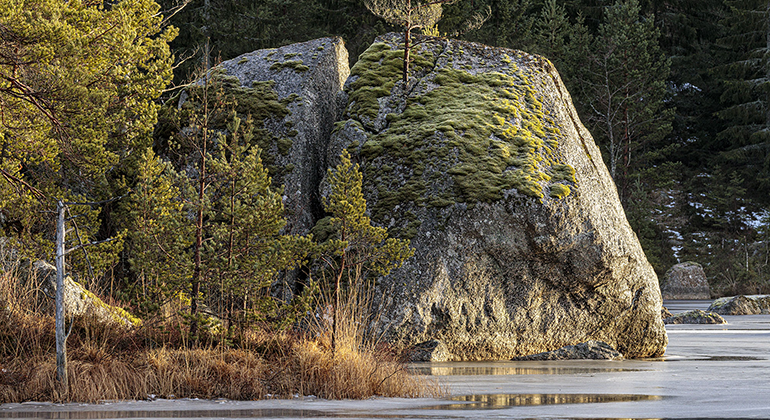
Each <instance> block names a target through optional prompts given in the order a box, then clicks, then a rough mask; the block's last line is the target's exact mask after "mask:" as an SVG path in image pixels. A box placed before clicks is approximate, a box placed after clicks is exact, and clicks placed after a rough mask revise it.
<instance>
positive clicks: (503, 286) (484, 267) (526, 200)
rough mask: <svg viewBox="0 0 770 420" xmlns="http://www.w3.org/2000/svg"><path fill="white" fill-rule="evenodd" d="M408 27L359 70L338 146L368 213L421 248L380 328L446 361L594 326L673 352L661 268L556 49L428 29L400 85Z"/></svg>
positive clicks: (381, 41) (386, 302)
mask: <svg viewBox="0 0 770 420" xmlns="http://www.w3.org/2000/svg"><path fill="white" fill-rule="evenodd" d="M402 41H403V37H402V35H400V34H388V35H384V36H382V37H379V38H378V39H377V40H376V41H375V43H374V44H373V45H372V46H371V47H370V48H369V49H368V50H367V51H366V52H364V53H363V54H362V55H361V57H360V59H359V61H358V62H357V64H356V65H355V66H354V67H353V68H352V69H351V77H350V79H349V80H348V82H347V84H346V91H347V93H348V94H349V98H350V101H349V104H348V107H347V110H346V114H345V119H344V120H343V121H341V122H340V123H338V126H337V128H336V130H335V132H334V134H333V136H332V139H331V143H330V150H329V155H328V156H329V162H330V165H334V164H336V161H335V159H337V158H336V157H337V156H339V154H340V151H341V150H342V149H343V148H347V149H348V150H349V151H350V152H351V154H352V155H353V156H354V158H355V159H356V160H357V161H358V162H359V163H360V164H361V165H362V166H361V168H362V171H363V173H364V190H365V198H366V199H367V204H368V206H369V207H368V208H369V211H370V213H371V216H372V219H373V221H374V222H375V223H378V224H380V225H383V226H386V227H388V228H389V229H390V232H391V233H392V234H395V235H397V236H400V237H403V238H409V239H411V240H412V246H413V247H414V248H415V250H416V252H415V256H414V257H413V258H411V259H410V260H408V261H407V262H406V263H405V265H404V266H403V267H401V268H399V269H397V270H395V271H393V272H392V273H391V274H390V275H389V276H387V277H385V278H381V279H379V282H378V291H377V296H376V302H375V304H376V305H379V309H378V310H379V315H380V317H379V320H380V328H381V329H382V331H383V332H384V334H385V338H387V339H389V340H391V341H392V342H395V343H398V344H400V345H402V346H405V347H409V346H411V345H414V344H417V343H422V342H426V341H430V340H438V341H440V342H442V343H444V344H445V345H446V347H447V351H448V352H449V354H450V356H449V360H490V359H511V358H514V357H517V356H523V355H529V354H534V353H539V352H545V351H550V350H554V349H558V348H561V347H563V346H566V345H571V344H575V343H580V342H586V341H589V340H600V341H603V342H606V343H607V344H609V345H610V346H612V347H613V348H615V349H617V350H618V351H620V352H621V353H623V354H624V355H625V356H626V357H653V356H659V355H661V354H663V352H664V351H665V348H666V344H667V336H666V332H665V328H664V325H663V322H662V320H661V315H660V314H661V296H660V289H659V287H658V280H657V277H656V275H655V273H654V271H653V270H652V267H651V266H650V264H649V263H648V262H647V259H646V257H645V255H644V253H643V251H642V249H641V247H640V245H639V242H638V240H637V238H636V236H635V235H634V233H633V231H632V230H631V228H630V227H629V225H628V222H627V220H626V217H625V214H624V212H623V208H622V207H621V204H620V201H619V199H618V195H617V191H616V188H615V185H614V183H613V181H612V179H611V178H610V175H609V173H608V171H607V169H606V167H605V165H604V163H603V161H602V157H601V152H600V151H599V149H598V148H597V147H596V145H595V144H594V142H593V139H592V137H591V134H590V133H589V132H588V131H587V130H586V129H585V127H584V126H583V125H582V124H581V122H580V120H579V118H578V115H577V113H576V111H575V109H574V107H573V105H572V101H571V98H570V96H569V93H568V92H567V90H566V89H565V87H564V84H563V83H562V81H561V79H560V77H559V74H558V73H557V72H556V70H555V69H554V68H553V66H552V65H551V63H550V62H549V61H548V60H546V59H544V58H542V57H538V56H533V55H529V54H526V53H523V52H520V51H515V50H509V49H502V48H492V47H487V46H484V45H479V44H474V43H468V42H462V41H455V40H446V39H438V38H422V39H420V41H422V43H421V44H420V46H419V47H418V48H417V49H416V50H415V52H414V54H413V57H414V62H413V64H412V71H411V74H410V77H409V82H408V83H407V84H404V82H403V81H402V80H401V68H402V67H401V66H402V61H401V60H402V57H403V51H401V50H398V45H399V44H400V43H402Z"/></svg>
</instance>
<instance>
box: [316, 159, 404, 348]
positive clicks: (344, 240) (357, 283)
mask: <svg viewBox="0 0 770 420" xmlns="http://www.w3.org/2000/svg"><path fill="white" fill-rule="evenodd" d="M327 178H328V182H329V185H330V187H331V193H330V194H329V196H328V198H327V199H326V200H324V210H326V212H327V213H328V214H330V216H329V217H328V218H326V219H322V221H320V222H319V224H325V225H327V228H328V229H329V230H331V232H332V233H331V237H330V238H328V239H327V240H326V241H325V242H324V243H322V244H321V245H319V247H318V251H317V252H318V255H319V260H320V261H321V262H322V265H323V266H324V268H325V269H326V270H327V272H328V273H329V277H330V279H329V280H330V281H331V284H330V285H329V286H330V287H331V293H330V294H331V302H332V303H331V304H332V308H333V309H332V316H333V320H332V323H333V324H332V338H331V343H332V350H334V349H335V348H336V345H337V339H338V337H339V334H338V329H339V324H340V313H341V310H342V308H343V306H344V305H357V304H359V302H355V301H353V302H350V301H349V300H348V299H346V296H345V290H343V288H345V289H346V290H347V292H348V293H347V297H351V296H352V297H355V296H360V292H361V290H362V289H365V288H367V287H369V284H367V283H366V281H368V280H370V278H369V276H370V275H379V276H384V275H387V274H388V273H390V271H391V270H392V269H394V268H398V267H400V266H401V264H403V262H404V261H405V260H406V259H407V258H409V257H411V256H412V255H413V254H414V250H413V249H412V248H410V247H409V241H408V240H404V239H394V238H388V232H387V229H386V228H382V227H375V226H372V224H371V220H370V219H369V217H368V216H366V200H364V196H363V192H362V181H363V175H362V174H361V171H360V170H359V169H358V164H355V165H353V163H352V162H351V160H350V154H349V153H348V151H347V150H343V151H342V156H341V162H340V164H339V165H337V167H336V168H335V169H334V170H332V169H329V171H328V175H327ZM361 321H362V320H357V322H361Z"/></svg>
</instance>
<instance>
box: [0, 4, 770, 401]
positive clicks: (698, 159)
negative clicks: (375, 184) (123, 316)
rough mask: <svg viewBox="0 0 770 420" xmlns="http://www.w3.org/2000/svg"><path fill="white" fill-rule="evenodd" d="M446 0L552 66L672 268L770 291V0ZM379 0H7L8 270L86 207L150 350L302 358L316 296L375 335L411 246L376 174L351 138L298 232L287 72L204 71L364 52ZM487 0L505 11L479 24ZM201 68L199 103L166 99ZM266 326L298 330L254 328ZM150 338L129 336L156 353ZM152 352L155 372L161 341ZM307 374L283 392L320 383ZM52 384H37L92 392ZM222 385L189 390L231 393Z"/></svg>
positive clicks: (627, 203)
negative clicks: (367, 323) (383, 216)
mask: <svg viewBox="0 0 770 420" xmlns="http://www.w3.org/2000/svg"><path fill="white" fill-rule="evenodd" d="M412 1H413V2H415V3H417V2H418V1H419V0H412ZM441 3H443V5H442V6H443V10H442V14H441V16H440V20H435V22H437V23H435V24H434V25H433V26H430V27H422V28H418V29H415V30H414V33H419V32H422V33H423V34H425V35H432V36H447V37H457V38H461V39H464V40H467V41H472V42H479V43H483V44H486V45H490V46H497V47H505V48H512V49H518V50H522V51H526V52H528V53H533V54H540V55H542V56H544V57H546V58H548V59H549V60H550V61H551V62H552V63H553V64H554V66H555V68H556V69H557V70H558V71H559V73H560V75H561V77H562V79H563V80H564V82H565V84H566V85H567V87H568V89H569V92H570V94H571V95H572V99H573V101H574V103H575V107H576V108H577V110H578V112H579V114H580V117H581V120H582V122H583V123H584V124H585V125H586V127H587V128H588V129H589V130H590V132H591V133H592V134H593V136H594V139H595V141H596V143H597V145H598V146H599V148H600V149H601V151H602V153H603V158H604V161H605V163H606V165H607V167H608V169H609V171H610V174H611V176H612V177H613V179H614V181H615V184H616V186H617V189H618V194H619V197H620V199H621V202H622V204H623V206H624V208H625V211H626V215H627V217H628V220H629V222H630V224H631V226H632V228H633V229H634V231H635V232H636V234H637V236H638V238H639V240H640V242H641V244H642V247H643V249H644V251H645V253H646V255H647V258H648V260H649V261H650V263H651V264H652V265H653V267H654V268H655V271H656V272H657V274H658V276H659V277H660V278H663V276H664V275H665V273H666V271H667V270H668V269H669V268H670V267H671V266H672V265H674V264H676V263H678V262H685V261H695V262H698V263H700V264H701V265H703V267H704V269H705V271H706V274H707V276H708V279H709V283H710V286H711V291H712V296H713V297H716V296H726V295H733V294H739V293H745V294H753V293H770V266H769V265H768V264H769V263H770V2H767V1H759V0H564V1H557V0H459V1H446V2H441ZM370 10H371V8H370V7H367V2H366V1H365V0H256V1H253V0H252V1H242V0H188V1H182V0H110V1H101V0H95V1H94V0H71V1H62V0H0V262H1V263H2V264H5V265H4V266H2V267H1V268H0V274H2V275H10V274H8V273H10V272H11V269H10V268H8V267H9V265H8V261H10V260H14V259H15V261H23V260H29V261H35V260H38V259H43V260H47V261H49V262H53V260H54V255H55V236H56V230H57V226H56V211H57V204H58V205H59V206H61V205H62V203H67V208H68V211H69V213H68V214H67V216H68V223H70V222H71V223H70V224H69V228H68V229H69V231H68V232H69V233H68V235H69V236H68V240H70V241H71V242H69V243H68V245H67V246H68V247H72V248H73V249H76V250H75V251H73V252H72V253H71V254H70V255H69V256H68V257H67V264H68V271H69V272H70V273H71V275H72V276H73V277H74V278H75V280H77V281H78V282H80V283H81V284H83V285H84V286H86V288H87V289H89V290H91V291H93V292H94V293H95V294H96V295H99V296H104V297H105V301H107V302H109V303H115V304H120V305H123V306H125V307H126V308H127V309H128V310H129V311H131V312H132V313H135V314H137V315H138V316H139V317H140V318H141V319H142V320H143V321H144V323H145V325H147V326H150V327H151V328H148V329H147V330H145V332H144V333H143V334H145V335H143V336H142V337H141V339H139V341H142V342H144V343H145V344H147V343H151V344H147V346H148V348H155V347H157V346H156V344H157V343H176V344H179V343H182V344H185V345H186V343H187V340H190V341H191V342H193V343H195V344H197V343H202V344H204V345H212V346H216V345H224V346H231V347H233V348H247V347H253V348H258V349H260V351H262V352H263V354H269V355H272V356H271V357H274V359H271V360H279V362H276V363H286V366H295V365H294V364H291V363H293V362H291V363H289V362H285V360H284V359H281V357H284V356H285V355H284V353H283V352H282V351H281V350H280V349H281V348H283V346H286V345H289V344H286V343H296V340H299V338H297V335H296V333H295V332H291V327H292V326H294V325H297V324H298V323H299V322H300V321H301V319H302V317H303V316H304V315H306V314H307V313H308V311H309V310H310V308H311V306H312V305H313V303H312V302H314V299H316V298H317V297H318V296H321V299H325V300H324V305H327V306H324V307H325V308H330V309H325V310H327V311H330V313H331V315H330V316H331V321H329V322H330V325H329V336H328V337H327V338H326V340H327V341H328V343H326V345H327V347H329V348H331V351H332V353H331V354H332V355H333V354H335V352H339V351H343V350H341V349H344V348H345V347H344V346H345V345H346V344H345V343H346V342H345V340H346V339H347V338H349V337H354V339H356V340H362V338H361V337H360V336H359V333H360V331H357V330H356V329H355V328H356V327H355V326H354V324H355V323H354V322H348V321H350V320H351V319H355V318H356V317H357V316H359V315H360V314H358V313H357V312H356V311H357V310H358V309H356V308H357V307H358V305H359V304H360V302H362V301H365V300H366V299H367V298H368V297H367V296H365V295H366V290H367V289H366V287H364V286H362V285H365V284H369V283H367V282H370V281H371V280H372V279H374V278H376V277H377V276H378V275H382V274H386V273H388V272H389V271H390V270H391V269H394V268H397V267H398V266H399V265H400V264H401V263H402V262H403V261H404V260H406V259H407V258H409V257H410V256H411V255H412V253H413V250H412V249H411V248H410V247H409V242H408V241H407V240H405V239H400V238H396V237H389V236H388V232H387V231H386V229H384V228H382V227H378V226H374V225H372V223H371V221H370V219H369V218H368V217H367V213H366V202H365V201H364V200H363V196H362V194H361V173H360V172H359V169H358V167H357V165H355V164H354V163H352V162H351V161H350V158H349V156H345V155H343V156H342V157H341V161H342V163H341V164H340V165H339V166H337V167H336V168H333V169H332V170H330V171H329V174H328V178H329V179H330V184H331V185H330V190H331V193H330V195H329V198H328V199H327V200H326V201H325V202H324V203H323V207H324V208H323V209H321V210H320V211H321V212H323V213H324V214H325V215H327V216H328V217H326V218H325V219H323V221H324V223H326V225H325V226H324V228H325V229H326V231H325V233H323V234H321V231H323V230H324V229H317V230H316V229H314V233H315V235H307V236H300V235H293V234H289V233H287V232H285V229H284V226H285V225H286V220H285V217H284V214H285V209H284V204H283V202H282V198H281V195H282V191H281V189H280V188H279V187H277V186H275V185H272V184H271V176H272V175H274V174H272V173H271V162H270V160H269V158H268V157H267V156H266V155H264V154H262V153H261V151H260V146H259V145H260V144H261V142H262V139H263V138H264V137H265V136H267V134H266V133H265V130H263V128H262V127H261V125H260V124H256V123H255V121H259V120H260V118H261V119H262V120H264V118H265V116H264V115H262V114H260V112H273V113H274V112H278V113H280V112H284V111H282V110H284V109H285V104H282V103H281V101H280V100H279V99H278V98H272V97H271V96H270V95H272V93H271V92H272V91H271V89H270V86H269V85H267V84H266V85H265V86H261V87H260V86H255V89H262V88H264V89H263V92H264V95H263V97H262V98H261V99H262V100H263V102H264V103H266V104H268V106H267V108H256V109H251V110H249V111H250V112H249V115H250V117H249V118H246V117H244V115H245V114H244V113H242V112H236V111H238V110H239V108H238V107H243V106H247V105H248V102H247V100H245V99H243V98H240V100H239V99H238V98H235V99H234V98H232V97H228V96H226V95H224V93H223V90H222V89H221V86H219V85H217V84H211V85H209V84H191V82H192V81H195V80H199V78H200V77H201V75H202V74H204V73H203V72H205V70H206V69H208V68H211V67H213V66H214V65H215V64H216V63H218V62H221V61H224V60H229V59H232V58H235V57H237V56H239V55H241V54H243V53H247V52H251V51H253V50H257V49H265V48H274V47H279V46H283V45H288V44H291V43H295V42H302V41H307V40H311V39H315V38H320V37H327V36H339V37H341V38H342V39H343V40H344V42H345V45H346V47H347V49H348V51H349V54H350V55H349V57H350V65H351V66H352V65H353V64H355V62H356V61H357V58H358V56H359V55H360V54H361V53H363V52H364V51H365V50H366V48H367V47H368V46H369V45H371V43H372V42H373V41H374V39H375V37H377V36H378V35H381V34H385V33H388V32H398V31H402V30H403V28H402V27H399V26H394V25H392V24H390V23H388V22H389V21H388V20H386V19H383V18H382V17H378V16H377V15H375V14H373V13H372V12H371V11H370ZM480 12H481V13H482V15H484V17H485V18H486V20H485V21H484V22H483V24H481V25H471V26H468V24H467V22H468V21H469V20H470V21H473V20H474V19H477V16H478V14H479V13H480ZM223 83H227V80H226V79H225V80H224V82H223ZM184 87H186V88H187V89H186V91H185V94H186V95H188V96H189V98H190V99H189V100H188V104H187V105H186V106H185V107H180V108H179V109H178V110H174V109H173V108H174V107H171V108H169V107H166V108H163V107H162V105H163V104H164V103H166V102H167V101H169V100H171V99H172V98H175V95H179V92H180V91H181V89H182V88H184ZM268 108H269V109H268ZM159 121H160V122H161V123H159ZM182 127H187V128H186V129H182ZM193 155H195V156H199V157H200V158H199V159H192V160H189V159H188V157H189V156H193ZM330 232H331V233H330ZM254 238H260V239H259V240H256V241H255V240H253V239H254ZM86 245H87V246H86ZM14 270H18V272H22V271H23V269H22V268H19V267H15V268H14ZM287 272H294V273H295V274H294V277H293V279H294V281H296V283H295V284H293V285H292V286H291V287H292V292H293V293H294V295H295V298H293V299H281V296H285V290H283V289H281V286H280V285H277V283H276V280H277V279H279V278H285V276H283V277H282V274H281V273H287ZM3 273H4V274H3ZM14 275H16V274H14ZM8 293H11V292H8ZM14 293H15V292H14ZM282 293H283V294H284V295H282ZM4 296H6V297H7V295H4ZM212 314H216V317H213V316H212ZM169 319H173V320H174V322H176V324H174V323H169V322H167V321H168V320H169ZM19 322H22V321H19ZM24 322H30V323H31V324H23V323H22V324H23V325H24V327H23V328H25V331H27V333H25V334H29V339H28V340H27V341H24V340H21V341H17V340H19V335H18V334H20V333H19V332H18V331H17V330H13V331H10V330H5V329H2V328H6V329H7V328H9V327H8V326H5V327H2V328H0V329H2V331H0V342H3V343H5V344H3V346H4V347H3V355H2V357H3V359H2V360H1V361H2V362H3V363H5V362H7V360H9V359H8V358H9V357H11V358H12V357H17V358H18V356H19V355H20V354H24V353H23V350H22V348H23V347H25V346H27V347H29V348H35V347H36V346H38V347H39V346H40V344H39V343H40V342H41V341H40V340H42V339H41V338H40V337H48V335H50V334H52V333H51V332H50V331H48V330H46V329H45V328H43V327H39V328H38V327H34V326H33V324H34V322H33V321H29V320H28V321H24ZM319 322H321V321H319ZM323 322H326V321H323ZM22 324H18V325H22ZM254 325H259V326H265V328H266V329H269V330H270V331H279V332H280V333H276V334H277V335H270V336H267V338H265V337H266V336H259V337H255V336H254V335H253V334H255V333H254V332H253V330H250V329H249V328H250V327H251V326H254ZM14 328H15V327H14ZM19 328H22V327H21V326H19ZM46 328H47V327H46ZM308 328H310V327H308ZM346 328H348V330H346ZM351 328H352V330H350V329H351ZM79 329H80V331H81V332H83V331H85V332H86V333H84V334H85V335H84V336H89V337H90V336H91V335H89V334H93V336H94V337H98V336H99V334H100V333H98V332H91V330H89V327H87V326H82V325H81V326H78V325H76V328H75V331H78V330H79ZM19 331H20V330H19ZM46 331H48V332H46ZM148 331H149V332H148ZM249 331H251V332H249ZM351 331H352V332H351ZM46 334H48V335H46ZM111 334H112V333H111ZM346 334H347V335H346ZM107 336H109V337H114V336H113V335H109V334H108V335H105V337H107ZM3 337H5V338H3ZM8 337H12V339H8V340H10V341H8V340H5V339H6V338H8ZM3 340H5V341H3ZM25 340H26V339H25ZM36 340H37V341H36ZM109 340H113V338H109V339H107V338H105V339H104V342H105V343H106V342H108V341H109ZM115 340H117V339H115ZM132 340H134V341H136V339H132ZM134 341H131V340H128V339H126V340H123V341H120V340H117V341H114V342H113V341H109V343H112V344H109V345H108V346H107V348H112V349H114V348H120V349H124V350H125V349H134V347H132V346H134V345H135V344H132V343H134ZM8 343H11V344H8ZM102 344H103V343H102ZM291 345H295V344H291ZM110 346H112V347H110ZM297 346H300V347H302V346H305V347H302V348H304V349H305V350H307V352H308V353H307V354H311V353H312V354H316V353H313V352H314V351H316V350H314V348H313V349H311V348H310V347H309V346H310V344H297ZM356 346H357V344H356V345H354V346H353V347H356ZM183 347H184V346H183ZM371 349H372V351H373V352H375V353H376V352H378V351H381V349H380V348H379V347H376V346H372V347H371ZM311 350H312V351H311ZM94 351H96V350H94ZM103 351H104V350H103ZM153 351H155V350H153ZM107 352H109V351H107ZM386 353H387V352H386ZM83 354H86V356H83ZM83 354H81V355H80V356H77V357H80V358H81V359H82V360H86V359H88V360H90V359H89V358H97V359H98V358H100V357H103V358H106V357H107V356H105V355H104V354H101V355H99V354H96V355H94V354H91V353H87V352H86V353H83ZM148 354H149V353H148ZM153 354H155V353H153ZM164 354H165V353H164ZM41 357H42V356H41ZM142 357H145V356H142ZM146 357H147V358H148V359H146V360H144V359H143V361H142V362H141V366H145V367H148V366H149V367H148V369H150V368H152V366H155V365H153V363H155V362H150V361H148V360H151V359H152V357H155V358H156V359H157V360H160V359H159V358H160V356H158V355H157V354H155V355H154V356H152V357H151V356H146ZM164 357H166V356H164ZM168 357H169V358H170V359H169V360H171V359H172V358H173V357H177V356H173V357H172V356H168ZM179 357H182V356H179ZM184 357H193V356H191V355H190V354H187V355H186V356H184ZM195 357H198V356H195ZM234 357H235V356H234ZM243 357H245V359H243V360H242V363H245V364H246V365H249V363H251V362H249V360H250V359H248V357H247V356H243ZM313 357H315V356H313ZM318 357H320V356H318ZM156 359H152V360H156ZM247 359H248V360H247ZM79 360H80V359H79ZM100 360H101V359H100ZM185 360H192V359H185ZM30 363H32V362H30ZM83 363H85V362H83ZM137 363H139V362H137ZM158 363H160V362H158ZM196 363H198V362H196ZM239 363H240V362H239ZM188 364H189V363H188ZM200 364H201V365H205V363H203V362H200ZM82 366H85V365H82ZM249 366H251V365H249ZM255 366H256V365H255ZM296 366H298V365H296ZM378 366H379V365H378ZM29 369H30V372H32V370H31V369H32V368H31V367H30V368H29ZM153 369H154V368H153ZM158 369H160V368H158ZM254 369H257V368H254ZM292 369H294V368H293V367H292V368H291V369H290V368H288V367H287V368H286V369H285V370H282V371H281V374H283V372H284V371H285V372H290V371H291V370H292ZM297 369H299V370H301V369H300V368H297ZM4 371H5V369H4ZM51 371H52V370H51ZM265 372H266V371H265ZM265 372H262V373H261V375H267V373H265ZM233 374H234V375H235V374H236V373H233ZM158 375H160V374H158ZM276 375H277V374H276ZM384 375H386V376H387V375H388V373H385V374H384ZM159 377H160V376H159ZM394 378H399V376H394ZM271 379H272V378H271ZM327 379H328V378H326V377H319V378H316V380H317V381H318V383H319V384H321V385H318V386H320V387H322V388H323V386H326V382H327ZM386 379H387V378H385V379H382V380H381V382H379V385H378V386H382V385H383V383H385V381H386ZM4 380H5V379H4ZM244 380H245V379H244ZM287 381H288V380H287ZM351 381H355V380H351ZM374 381H375V383H376V382H377V381H379V379H376V380H374ZM300 382H301V381H300ZM287 383H288V382H287ZM302 383H305V382H302ZM293 386H294V385H291V386H290V385H286V386H285V387H284V388H281V389H278V390H275V389H273V391H275V392H278V393H283V394H286V395H292V394H293V393H295V392H300V391H297V389H296V388H295V387H293ZM52 389H53V390H52V391H45V392H43V391H40V392H43V393H42V394H39V395H45V396H47V398H50V399H68V398H69V399H79V400H88V399H89V398H90V397H88V396H80V397H73V396H72V395H70V397H63V396H64V395H67V394H66V392H64V391H60V390H59V391H57V390H56V389H55V387H54V388H52ZM137 389H139V388H137ZM169 389H176V388H173V387H172V388H169ZM243 389H245V388H243ZM268 391H270V389H267V391H266V390H265V389H262V388H260V389H257V390H253V392H254V395H262V394H264V393H265V392H268ZM14 392H16V391H14ZM46 392H48V393H46ZM57 392H58V393H57ZM62 392H64V393H62ZM70 392H74V391H70ZM136 392H138V393H141V391H136ZM176 392H178V391H176ZM207 392H208V391H202V390H199V389H197V388H196V389H193V390H192V391H189V392H188V393H187V394H185V395H190V396H199V395H200V396H203V397H212V396H217V395H221V394H216V393H207ZM302 392H314V393H315V394H316V395H327V396H331V397H348V396H350V395H349V394H346V393H344V392H338V391H336V390H329V389H325V388H324V389H323V390H318V389H312V390H305V391H302ZM372 392H373V393H375V394H377V393H380V394H382V393H384V392H385V391H382V390H380V389H376V390H374V391H372ZM388 392H391V391H388ZM260 393H262V394H260ZM410 393H411V394H410ZM423 394H424V392H423ZM2 395H3V396H2V402H6V401H17V400H24V398H27V397H25V396H24V395H27V394H23V393H21V391H19V394H13V395H11V394H2ZM9 395H10V396H9ZM30 395H33V394H30ZM84 395H85V394H84ZM121 395H123V396H121ZM124 395H125V394H120V395H117V396H115V398H122V397H124ZM137 395H138V394H137ZM177 395H179V394H177ZM227 395H230V397H232V398H251V397H252V396H251V395H240V394H227ZM389 395H422V394H420V392H415V391H411V390H407V391H403V390H396V391H392V392H391V394H389ZM353 397H356V396H353ZM29 398H35V397H34V396H33V397H29ZM37 398H40V397H37ZM43 398H46V397H43Z"/></svg>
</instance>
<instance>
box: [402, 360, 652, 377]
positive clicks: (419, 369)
mask: <svg viewBox="0 0 770 420" xmlns="http://www.w3.org/2000/svg"><path fill="white" fill-rule="evenodd" d="M524 364H528V363H526V362H525V363H524ZM411 370H412V371H413V372H415V373H419V374H421V375H434V376H461V375H462V376H478V375H581V374H590V373H601V372H638V371H639V370H638V369H622V368H589V367H564V366H553V367H549V366H522V364H519V365H518V366H510V364H509V365H503V366H488V365H485V366H436V365H435V364H433V365H430V364H426V365H424V366H421V365H414V366H412V367H411Z"/></svg>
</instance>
